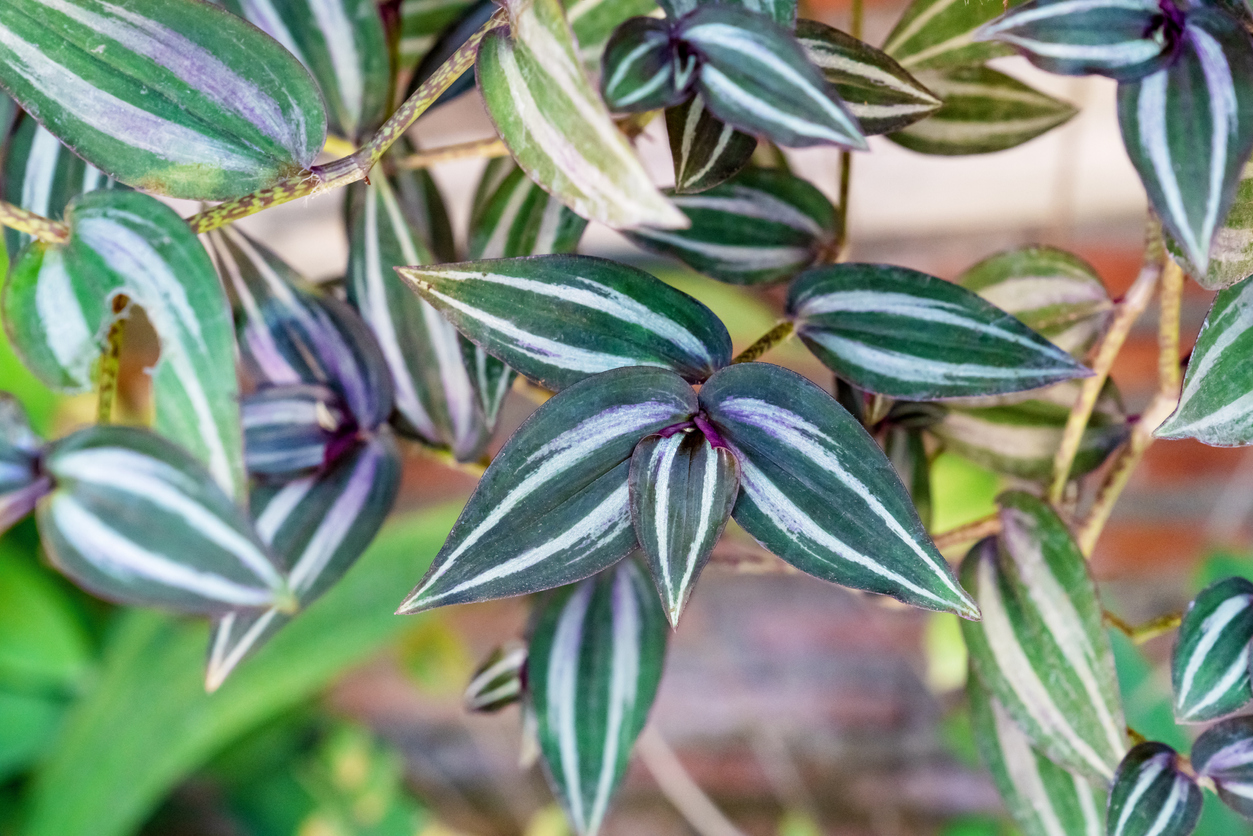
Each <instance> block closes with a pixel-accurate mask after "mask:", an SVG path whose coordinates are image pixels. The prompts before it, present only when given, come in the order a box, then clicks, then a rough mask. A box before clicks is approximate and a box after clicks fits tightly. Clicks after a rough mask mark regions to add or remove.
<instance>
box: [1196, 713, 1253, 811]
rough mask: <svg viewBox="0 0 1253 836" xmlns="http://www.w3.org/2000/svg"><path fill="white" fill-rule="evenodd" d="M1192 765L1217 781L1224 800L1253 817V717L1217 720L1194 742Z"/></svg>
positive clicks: (1197, 770)
mask: <svg viewBox="0 0 1253 836" xmlns="http://www.w3.org/2000/svg"><path fill="white" fill-rule="evenodd" d="M1192 768H1193V769H1194V770H1195V771H1196V774H1197V775H1199V776H1200V777H1202V778H1208V779H1209V780H1211V781H1213V782H1214V788H1215V789H1216V790H1217V791H1218V797H1219V798H1221V799H1222V801H1223V803H1224V804H1226V805H1227V806H1228V807H1230V808H1231V809H1233V810H1235V811H1236V812H1237V813H1239V814H1240V815H1242V816H1244V817H1245V818H1246V819H1253V717H1247V716H1246V717H1232V718H1231V719H1230V720H1223V721H1222V722H1221V723H1215V724H1214V725H1212V726H1210V727H1209V728H1208V729H1206V730H1205V733H1204V734H1202V735H1201V736H1200V737H1198V738H1197V739H1196V742H1195V743H1193V744H1192Z"/></svg>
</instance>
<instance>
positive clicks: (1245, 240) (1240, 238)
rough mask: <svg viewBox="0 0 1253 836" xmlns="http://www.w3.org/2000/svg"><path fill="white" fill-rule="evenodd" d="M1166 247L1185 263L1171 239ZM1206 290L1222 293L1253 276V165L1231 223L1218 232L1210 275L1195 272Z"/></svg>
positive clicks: (1212, 246) (1242, 178) (1230, 213)
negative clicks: (1224, 289)
mask: <svg viewBox="0 0 1253 836" xmlns="http://www.w3.org/2000/svg"><path fill="white" fill-rule="evenodd" d="M1166 246H1167V247H1168V248H1169V249H1170V251H1171V253H1173V254H1174V255H1176V256H1178V257H1179V258H1180V259H1181V260H1182V259H1184V258H1185V256H1184V253H1183V250H1182V249H1181V248H1180V246H1179V245H1178V244H1177V243H1175V241H1174V240H1173V239H1171V238H1169V237H1167V239H1166ZM1191 275H1192V277H1193V278H1194V279H1196V282H1197V284H1199V285H1200V286H1201V287H1203V288H1205V289H1206V290H1222V289H1223V288H1226V287H1231V286H1232V285H1233V284H1235V283H1236V282H1239V281H1241V280H1243V279H1245V278H1247V277H1248V276H1250V275H1253V163H1249V164H1246V165H1245V166H1244V171H1242V172H1241V173H1240V182H1239V183H1238V184H1237V185H1236V196H1235V198H1234V199H1233V200H1232V203H1231V209H1230V211H1228V212H1227V220H1226V221H1224V222H1223V224H1222V226H1220V227H1219V228H1218V229H1217V230H1216V231H1215V232H1214V239H1213V242H1212V243H1211V244H1210V249H1209V267H1208V268H1207V270H1206V272H1204V273H1200V272H1197V271H1193V272H1192V274H1191Z"/></svg>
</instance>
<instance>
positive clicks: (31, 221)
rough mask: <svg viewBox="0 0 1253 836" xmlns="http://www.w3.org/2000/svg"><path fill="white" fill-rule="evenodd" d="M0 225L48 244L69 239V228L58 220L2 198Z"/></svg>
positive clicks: (0, 202)
mask: <svg viewBox="0 0 1253 836" xmlns="http://www.w3.org/2000/svg"><path fill="white" fill-rule="evenodd" d="M0 226H7V227H9V228H10V229H16V230H17V231H18V232H25V233H26V234H27V235H30V236H32V237H34V238H38V239H39V240H40V241H43V242H45V243H48V244H64V243H65V242H66V241H68V240H69V239H70V228H69V227H68V226H66V225H65V224H63V223H61V222H60V221H54V220H52V219H51V218H45V217H44V216H43V215H36V214H35V213H34V212H29V211H27V210H25V209H23V208H21V207H20V206H14V205H13V204H12V203H5V202H4V201H3V200H0Z"/></svg>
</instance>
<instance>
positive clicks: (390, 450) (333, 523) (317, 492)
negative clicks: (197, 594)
mask: <svg viewBox="0 0 1253 836" xmlns="http://www.w3.org/2000/svg"><path fill="white" fill-rule="evenodd" d="M400 475H401V459H400V452H399V450H397V448H396V442H395V441H394V440H393V438H392V436H391V433H390V432H389V431H388V430H387V428H386V427H384V428H382V429H381V431H380V432H378V433H376V434H374V435H373V436H371V437H370V438H369V439H367V440H364V441H362V442H359V443H358V444H356V445H355V446H354V447H353V448H351V449H350V450H348V451H346V452H345V453H344V455H342V456H340V457H339V458H338V459H336V461H335V462H334V464H332V465H331V467H330V468H329V469H327V470H325V471H323V472H322V473H320V474H318V475H316V476H308V477H305V478H303V479H297V480H295V481H292V482H288V483H287V484H285V485H282V486H281V487H263V488H259V489H257V490H255V491H253V494H252V497H251V500H252V502H251V505H252V515H253V519H254V520H255V524H256V529H257V533H258V534H259V535H260V536H261V538H262V540H263V541H264V542H265V543H266V544H267V545H268V546H269V547H270V549H271V551H272V552H273V554H274V557H275V560H277V561H278V563H279V565H280V566H281V567H282V569H283V571H284V572H285V573H286V574H287V577H288V582H289V584H290V586H291V591H292V593H293V594H294V595H295V596H296V598H297V600H298V601H299V602H300V605H301V606H302V607H304V606H307V605H308V604H311V603H313V601H315V600H316V599H317V598H318V597H319V596H320V595H321V594H322V593H324V592H325V591H326V590H328V589H329V588H330V587H331V586H333V585H334V584H335V583H336V582H337V581H339V579H340V578H342V577H343V576H344V573H345V572H347V571H348V570H349V569H350V568H352V565H353V564H354V563H355V562H356V561H357V558H358V557H360V556H361V555H362V553H364V552H365V550H366V547H367V546H369V545H370V543H371V541H373V540H374V535H376V534H377V533H378V531H379V529H380V528H381V527H382V525H383V521H384V520H385V519H386V518H387V514H388V512H390V511H391V507H392V504H393V503H394V502H395V500H396V494H397V492H398V490H399V488H400ZM290 620H291V616H289V615H285V614H284V613H282V612H280V611H279V610H277V609H273V608H271V609H266V610H235V611H233V612H229V613H226V614H224V615H222V616H221V617H220V618H218V619H217V620H216V622H215V623H214V626H213V633H212V637H211V639H210V644H209V663H208V671H207V673H206V677H205V686H206V688H207V689H208V690H210V691H213V690H215V689H217V687H218V686H220V685H221V684H222V682H223V681H224V680H225V679H226V677H227V676H228V675H229V674H230V673H231V671H233V670H234V669H235V668H236V667H237V666H238V665H239V663H240V662H242V661H243V660H244V659H245V658H247V657H248V656H249V655H250V654H251V653H252V652H253V651H255V650H256V649H258V648H259V647H260V646H261V645H262V644H263V643H264V642H265V641H266V640H267V639H269V638H270V637H271V636H272V635H274V633H276V632H278V630H279V628H280V627H282V626H283V625H284V624H286V623H287V622H288V621H290Z"/></svg>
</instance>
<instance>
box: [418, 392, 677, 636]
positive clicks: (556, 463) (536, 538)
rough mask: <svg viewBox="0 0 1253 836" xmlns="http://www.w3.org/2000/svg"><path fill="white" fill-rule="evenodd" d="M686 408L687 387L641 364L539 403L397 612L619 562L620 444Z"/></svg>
mask: <svg viewBox="0 0 1253 836" xmlns="http://www.w3.org/2000/svg"><path fill="white" fill-rule="evenodd" d="M695 411H696V397H695V394H694V393H693V392H692V388H691V387H690V386H688V385H687V384H686V383H685V382H683V380H682V379H681V378H679V377H678V376H677V375H675V374H674V373H672V372H668V371H665V370H662V369H653V368H624V369H615V370H613V371H610V372H605V373H604V374H600V375H596V376H595V377H592V378H589V379H588V380H585V381H583V382H581V383H576V384H575V385H574V386H571V387H570V388H569V389H568V390H566V391H564V392H562V393H561V394H559V395H558V396H557V397H554V398H552V399H551V400H549V401H548V402H546V403H545V404H544V405H543V406H541V407H540V408H539V409H538V410H537V411H536V412H535V414H534V415H532V416H531V417H530V418H529V419H528V420H527V421H526V423H524V424H523V425H522V427H521V428H520V429H519V430H518V431H517V432H516V433H514V434H513V437H512V438H510V439H509V441H508V442H507V443H506V444H505V446H504V448H503V449H502V450H501V451H500V454H499V455H497V456H496V458H495V459H493V460H492V464H491V466H490V467H488V469H487V472H486V473H485V474H483V478H482V479H481V480H479V485H478V487H477V488H476V489H475V491H474V495H473V496H471V497H470V501H469V503H467V504H466V507H465V510H464V511H463V512H462V514H461V517H460V519H458V520H457V525H456V526H454V528H453V531H452V534H450V535H449V537H448V541H447V542H446V543H445V544H444V547H443V548H442V549H441V550H440V553H439V555H438V556H437V557H436V558H435V562H434V564H432V566H431V570H430V572H428V573H427V575H426V577H425V578H423V579H422V582H421V583H419V584H418V586H417V588H415V589H414V591H413V592H411V593H410V594H409V597H408V598H406V599H405V601H404V603H402V604H401V605H400V609H399V612H401V613H413V612H419V611H421V610H427V609H431V608H433V607H438V606H444V605H446V604H459V603H467V602H472V601H484V600H488V599H491V598H504V597H508V596H511V595H521V594H523V593H526V592H536V591H539V590H542V589H551V588H552V587H555V586H562V585H564V584H568V583H572V582H574V581H577V580H581V579H583V578H585V577H588V576H589V575H593V574H595V573H596V572H599V571H600V570H601V569H604V568H605V567H607V566H610V565H612V564H614V563H616V562H617V561H619V560H621V559H622V558H623V557H625V556H626V555H627V554H629V553H630V552H631V551H632V550H634V549H635V548H636V541H635V532H634V530H633V529H632V528H631V512H630V504H629V502H628V498H627V497H628V491H627V472H628V470H629V468H630V459H631V451H632V450H634V449H635V446H636V444H638V443H639V442H640V440H641V439H643V438H644V437H645V436H648V435H652V434H653V433H656V432H659V431H660V430H662V429H665V428H666V427H669V426H672V425H674V424H678V423H682V422H684V421H687V420H688V419H689V418H691V416H692V413H694V412H695Z"/></svg>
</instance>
